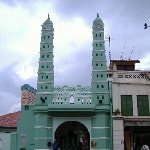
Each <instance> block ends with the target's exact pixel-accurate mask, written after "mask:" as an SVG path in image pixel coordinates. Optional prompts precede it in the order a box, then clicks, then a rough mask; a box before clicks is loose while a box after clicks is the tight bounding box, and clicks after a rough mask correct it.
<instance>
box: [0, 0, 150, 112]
mask: <svg viewBox="0 0 150 150" xmlns="http://www.w3.org/2000/svg"><path fill="white" fill-rule="evenodd" d="M149 7H150V0H143V1H142V0H107V1H106V0H94V1H92V0H36V1H33V0H0V114H5V113H9V112H14V111H17V110H19V109H20V97H21V95H20V94H21V90H20V87H21V86H22V85H23V84H25V83H27V84H30V85H31V86H33V87H34V88H36V82H37V70H38V59H39V50H40V36H41V24H42V23H43V22H44V21H45V20H46V19H47V15H48V13H49V14H50V19H51V21H52V22H53V25H54V30H55V33H54V65H55V66H54V69H55V85H77V84H83V85H90V82H91V63H92V62H91V59H92V58H91V55H92V29H91V28H92V22H93V20H94V19H95V18H96V13H99V14H100V17H101V19H102V20H103V21H104V24H105V36H110V37H111V39H112V40H111V57H112V59H120V56H121V54H122V53H123V58H124V59H129V58H130V59H139V60H140V61H141V63H140V64H139V65H138V66H137V69H141V70H150V28H149V29H147V30H144V26H143V25H144V23H145V22H147V23H148V24H150V8H149ZM105 47H106V55H107V61H108V62H109V59H108V51H109V47H108V41H106V42H105ZM132 50H133V53H132V55H131V56H130V54H131V51H132Z"/></svg>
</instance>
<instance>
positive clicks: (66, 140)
mask: <svg viewBox="0 0 150 150" xmlns="http://www.w3.org/2000/svg"><path fill="white" fill-rule="evenodd" d="M55 139H56V141H57V142H58V144H59V147H60V149H61V150H90V134H89V131H88V129H87V128H86V126H85V125H83V124H82V123H80V122H77V121H66V122H64V123H62V124H61V125H60V126H58V128H57V129H56V131H55Z"/></svg>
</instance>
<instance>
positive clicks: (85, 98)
mask: <svg viewBox="0 0 150 150" xmlns="http://www.w3.org/2000/svg"><path fill="white" fill-rule="evenodd" d="M52 104H86V105H89V104H92V98H91V87H90V86H80V85H78V86H76V87H70V86H56V87H55V88H54V94H53V101H52Z"/></svg>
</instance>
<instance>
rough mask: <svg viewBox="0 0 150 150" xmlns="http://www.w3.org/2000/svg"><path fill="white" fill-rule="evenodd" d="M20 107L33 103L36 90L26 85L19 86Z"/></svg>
mask: <svg viewBox="0 0 150 150" xmlns="http://www.w3.org/2000/svg"><path fill="white" fill-rule="evenodd" d="M21 91H22V93H21V105H31V104H34V103H35V96H36V89H34V88H33V87H31V86H30V85H28V84H24V85H23V86H21Z"/></svg>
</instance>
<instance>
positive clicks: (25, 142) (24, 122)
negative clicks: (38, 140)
mask: <svg viewBox="0 0 150 150" xmlns="http://www.w3.org/2000/svg"><path fill="white" fill-rule="evenodd" d="M27 107H28V109H27V108H26V106H24V105H22V106H21V115H20V120H19V122H18V126H17V134H18V136H17V149H19V148H26V149H29V150H30V147H32V146H31V145H34V112H33V107H34V105H28V106H27Z"/></svg>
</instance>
